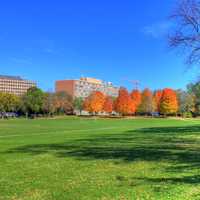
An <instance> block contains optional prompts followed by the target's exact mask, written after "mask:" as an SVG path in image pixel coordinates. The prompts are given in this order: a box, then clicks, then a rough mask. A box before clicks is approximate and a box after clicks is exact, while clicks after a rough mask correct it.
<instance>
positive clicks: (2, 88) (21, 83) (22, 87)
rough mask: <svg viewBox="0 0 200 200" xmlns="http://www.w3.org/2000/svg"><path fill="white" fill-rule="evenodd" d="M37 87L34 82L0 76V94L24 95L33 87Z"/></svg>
mask: <svg viewBox="0 0 200 200" xmlns="http://www.w3.org/2000/svg"><path fill="white" fill-rule="evenodd" d="M34 86H36V83H35V82H34V81H29V80H24V79H22V78H21V77H19V76H3V75H0V92H5V93H11V94H15V95H19V96H20V95H23V94H24V93H26V92H27V90H28V89H29V88H31V87H34Z"/></svg>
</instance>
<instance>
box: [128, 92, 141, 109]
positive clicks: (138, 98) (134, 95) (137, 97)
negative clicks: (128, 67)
mask: <svg viewBox="0 0 200 200" xmlns="http://www.w3.org/2000/svg"><path fill="white" fill-rule="evenodd" d="M130 96H131V98H132V100H133V102H134V103H135V109H136V111H137V110H138V107H139V106H140V104H141V100H142V97H141V92H140V91H139V90H137V89H136V90H133V91H132V92H131V94H130Z"/></svg>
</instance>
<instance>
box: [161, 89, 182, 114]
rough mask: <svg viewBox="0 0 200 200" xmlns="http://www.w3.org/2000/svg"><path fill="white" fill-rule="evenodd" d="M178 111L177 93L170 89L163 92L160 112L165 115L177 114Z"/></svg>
mask: <svg viewBox="0 0 200 200" xmlns="http://www.w3.org/2000/svg"><path fill="white" fill-rule="evenodd" d="M177 111H178V101H177V95H176V92H175V91H174V90H172V89H170V88H165V89H164V90H163V94H162V98H161V103H160V112H161V113H162V114H164V115H169V114H175V113H177Z"/></svg>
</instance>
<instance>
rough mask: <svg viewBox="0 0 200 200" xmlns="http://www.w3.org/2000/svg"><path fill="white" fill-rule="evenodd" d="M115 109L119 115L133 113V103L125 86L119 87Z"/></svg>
mask: <svg viewBox="0 0 200 200" xmlns="http://www.w3.org/2000/svg"><path fill="white" fill-rule="evenodd" d="M115 110H116V112H118V113H120V114H121V115H129V114H133V113H135V104H134V102H133V100H132V99H131V97H130V95H129V93H128V91H127V89H126V88H120V90H119V95H118V97H117V99H116V100H115Z"/></svg>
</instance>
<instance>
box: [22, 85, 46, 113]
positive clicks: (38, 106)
mask: <svg viewBox="0 0 200 200" xmlns="http://www.w3.org/2000/svg"><path fill="white" fill-rule="evenodd" d="M43 102H44V93H43V92H42V90H41V89H39V88H37V87H32V88H29V89H28V91H27V93H26V94H25V95H24V96H23V97H22V109H23V110H24V111H25V112H26V113H27V114H37V113H40V112H41V111H42V106H43Z"/></svg>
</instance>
